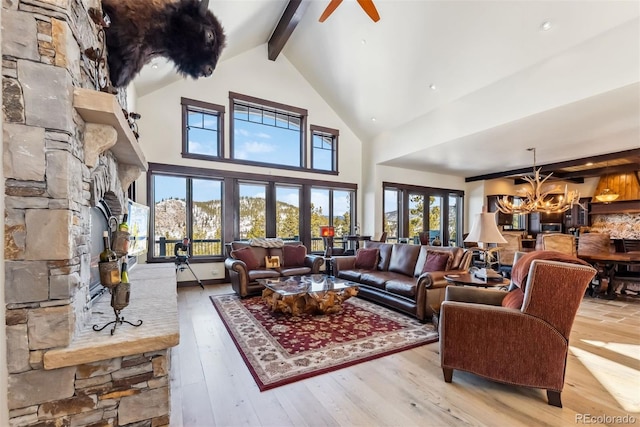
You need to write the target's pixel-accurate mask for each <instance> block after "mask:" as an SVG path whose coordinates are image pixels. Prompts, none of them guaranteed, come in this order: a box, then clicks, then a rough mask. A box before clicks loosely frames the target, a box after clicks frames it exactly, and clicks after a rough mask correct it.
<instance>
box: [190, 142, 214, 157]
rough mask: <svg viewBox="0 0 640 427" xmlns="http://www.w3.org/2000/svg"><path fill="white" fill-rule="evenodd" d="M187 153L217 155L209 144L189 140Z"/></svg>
mask: <svg viewBox="0 0 640 427" xmlns="http://www.w3.org/2000/svg"><path fill="white" fill-rule="evenodd" d="M189 152H191V153H197V154H208V155H211V156H215V155H217V153H216V150H215V149H214V148H213V147H212V146H211V144H202V143H200V142H198V141H194V140H189Z"/></svg>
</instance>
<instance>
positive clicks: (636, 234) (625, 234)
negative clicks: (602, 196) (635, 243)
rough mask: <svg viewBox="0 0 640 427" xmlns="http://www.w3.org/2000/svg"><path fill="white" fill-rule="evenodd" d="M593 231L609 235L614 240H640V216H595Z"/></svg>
mask: <svg viewBox="0 0 640 427" xmlns="http://www.w3.org/2000/svg"><path fill="white" fill-rule="evenodd" d="M591 230H592V231H598V232H600V233H609V235H610V236H611V238H612V239H636V240H640V214H609V215H595V217H594V218H593V219H592V222H591Z"/></svg>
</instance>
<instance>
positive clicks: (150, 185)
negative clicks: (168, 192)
mask: <svg viewBox="0 0 640 427" xmlns="http://www.w3.org/2000/svg"><path fill="white" fill-rule="evenodd" d="M156 176H164V177H171V178H178V179H184V180H185V205H186V206H185V222H186V224H185V230H186V234H187V237H188V238H189V239H190V240H191V242H193V241H194V239H193V205H194V201H193V180H210V181H217V182H220V183H221V200H220V203H221V211H222V215H221V222H220V230H221V232H220V236H221V238H220V245H221V252H220V254H214V255H194V254H193V252H192V251H193V245H191V247H190V249H189V255H190V257H191V258H190V259H191V261H192V262H212V261H215V260H219V259H222V258H224V255H225V251H224V237H223V236H224V235H225V221H224V215H225V208H224V198H225V182H224V178H223V177H221V176H219V175H216V176H203V175H194V174H184V173H175V171H174V170H173V169H172V168H167V169H162V170H153V171H152V169H151V167H150V168H149V170H148V172H147V206H149V207H150V213H149V236H150V238H149V248H147V249H148V250H147V262H173V258H174V257H173V254H166V255H164V256H160V254H156V253H155V244H156V242H155V234H156V233H155V231H156V230H155V224H156V222H155V220H156V209H155V203H154V200H155V180H154V178H155V177H156Z"/></svg>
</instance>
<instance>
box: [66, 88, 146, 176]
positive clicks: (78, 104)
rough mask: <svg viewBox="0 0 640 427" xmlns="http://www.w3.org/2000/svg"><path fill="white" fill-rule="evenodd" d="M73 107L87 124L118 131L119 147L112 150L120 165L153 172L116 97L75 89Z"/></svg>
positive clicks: (89, 90)
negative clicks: (105, 126) (103, 126)
mask: <svg viewBox="0 0 640 427" xmlns="http://www.w3.org/2000/svg"><path fill="white" fill-rule="evenodd" d="M73 106H74V107H75V109H76V111H78V114H80V117H82V119H83V120H84V121H85V122H86V123H94V124H99V125H107V126H112V127H113V128H114V129H115V130H116V133H117V139H116V143H115V145H114V146H112V147H110V150H111V152H112V153H113V154H114V155H115V157H116V159H118V162H119V163H120V164H123V163H124V164H127V165H131V166H133V167H135V168H137V169H139V170H140V172H143V171H146V170H147V169H148V168H149V166H148V164H147V160H146V159H145V157H144V153H143V152H142V149H141V148H140V144H138V141H137V140H136V138H135V136H134V135H133V131H132V130H131V128H130V127H129V123H128V122H127V119H126V118H125V116H124V113H123V112H122V107H121V106H120V104H119V103H118V100H117V99H116V97H115V96H114V95H111V94H108V93H105V92H98V91H96V90H91V89H84V88H75V89H74V91H73ZM134 179H135V178H134Z"/></svg>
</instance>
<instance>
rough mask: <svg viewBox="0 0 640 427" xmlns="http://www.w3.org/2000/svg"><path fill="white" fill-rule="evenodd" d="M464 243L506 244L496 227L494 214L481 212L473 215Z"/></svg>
mask: <svg viewBox="0 0 640 427" xmlns="http://www.w3.org/2000/svg"><path fill="white" fill-rule="evenodd" d="M464 241H465V242H478V243H507V241H506V240H505V239H504V237H502V234H500V230H498V226H497V225H496V212H482V213H479V214H476V215H475V220H474V221H473V227H471V232H469V235H468V236H467V238H466V239H464Z"/></svg>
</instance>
